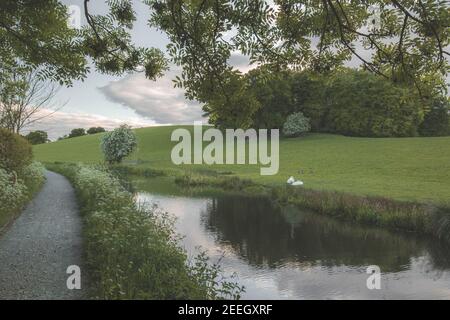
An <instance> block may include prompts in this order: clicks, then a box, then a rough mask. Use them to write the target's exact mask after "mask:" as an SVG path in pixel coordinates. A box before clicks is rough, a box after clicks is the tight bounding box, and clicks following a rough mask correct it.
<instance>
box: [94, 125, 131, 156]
mask: <svg viewBox="0 0 450 320" xmlns="http://www.w3.org/2000/svg"><path fill="white" fill-rule="evenodd" d="M136 146H137V139H136V135H135V134H134V132H133V131H132V130H131V128H130V127H129V126H127V125H123V126H120V128H117V129H114V131H111V132H108V133H106V134H105V135H104V136H103V137H102V141H101V148H102V151H103V154H104V156H105V160H106V161H107V162H109V163H110V164H113V163H120V162H121V161H122V160H123V158H125V157H127V156H128V155H130V154H131V153H132V152H133V150H134V149H135V148H136Z"/></svg>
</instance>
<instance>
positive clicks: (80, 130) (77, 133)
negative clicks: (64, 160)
mask: <svg viewBox="0 0 450 320" xmlns="http://www.w3.org/2000/svg"><path fill="white" fill-rule="evenodd" d="M85 135H86V130H84V129H83V128H77V129H72V131H70V133H69V135H68V138H75V137H81V136H85Z"/></svg>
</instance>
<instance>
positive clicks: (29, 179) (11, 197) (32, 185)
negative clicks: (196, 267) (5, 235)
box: [0, 162, 45, 233]
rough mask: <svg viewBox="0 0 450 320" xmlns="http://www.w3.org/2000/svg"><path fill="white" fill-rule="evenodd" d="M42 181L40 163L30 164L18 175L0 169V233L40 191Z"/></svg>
mask: <svg viewBox="0 0 450 320" xmlns="http://www.w3.org/2000/svg"><path fill="white" fill-rule="evenodd" d="M44 180H45V178H44V167H43V166H42V165H41V164H40V163H36V162H34V163H32V164H31V165H29V166H27V167H25V168H24V169H23V170H22V172H20V173H19V174H16V173H12V172H7V171H6V170H3V169H1V168H0V233H1V232H2V231H3V230H4V229H6V227H7V226H8V225H9V224H10V223H11V222H12V221H14V219H15V217H17V216H18V215H19V214H20V212H21V211H22V210H23V208H24V207H25V205H26V204H27V203H28V202H29V201H30V200H31V199H32V198H33V197H34V195H35V194H36V193H37V192H38V191H39V190H40V188H41V187H42V185H43V183H44Z"/></svg>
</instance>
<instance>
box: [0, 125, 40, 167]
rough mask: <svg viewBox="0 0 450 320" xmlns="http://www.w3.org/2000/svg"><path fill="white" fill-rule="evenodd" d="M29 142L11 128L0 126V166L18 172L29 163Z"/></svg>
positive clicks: (30, 155)
mask: <svg viewBox="0 0 450 320" xmlns="http://www.w3.org/2000/svg"><path fill="white" fill-rule="evenodd" d="M32 158H33V150H32V148H31V144H30V143H29V142H28V141H27V140H26V139H25V138H23V137H21V136H20V135H18V134H17V133H14V132H12V131H11V130H8V129H4V128H0V168H3V169H5V170H6V171H15V172H18V171H20V170H21V169H23V168H24V167H25V166H27V165H29V164H30V163H31V160H32Z"/></svg>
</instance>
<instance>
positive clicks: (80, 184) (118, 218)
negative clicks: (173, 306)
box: [48, 164, 241, 299]
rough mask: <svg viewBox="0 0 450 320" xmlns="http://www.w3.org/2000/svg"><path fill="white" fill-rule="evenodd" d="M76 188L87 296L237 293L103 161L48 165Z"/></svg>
mask: <svg viewBox="0 0 450 320" xmlns="http://www.w3.org/2000/svg"><path fill="white" fill-rule="evenodd" d="M48 168H49V169H50V170H52V171H56V172H59V173H61V174H64V175H65V176H67V177H68V178H69V179H70V180H71V182H72V184H73V186H74V187H75V189H76V192H77V195H78V199H79V201H80V204H81V209H82V214H83V218H84V221H85V227H84V238H85V251H86V257H87V265H88V268H89V269H90V272H89V273H90V274H91V281H92V283H91V284H90V287H91V288H92V297H94V298H99V299H219V298H238V297H239V294H240V292H241V291H240V288H239V287H238V286H237V285H235V284H234V283H233V282H229V281H226V280H224V281H220V282H219V283H218V282H217V278H218V276H219V275H220V273H221V271H220V268H219V266H217V265H211V264H209V263H208V260H207V258H206V255H205V254H202V253H200V254H199V255H198V256H196V257H193V258H188V257H187V256H186V253H185V252H184V251H183V249H182V248H181V247H180V244H179V240H180V238H179V236H178V235H177V234H175V233H174V231H173V220H172V219H171V218H170V216H169V215H167V214H166V213H164V212H161V211H159V210H158V209H157V208H156V207H148V206H142V205H139V204H136V202H135V200H134V198H133V195H132V194H131V193H130V192H128V191H127V190H126V188H125V187H124V185H123V184H122V183H121V181H120V180H119V179H118V178H116V176H114V175H113V174H111V172H110V171H108V170H106V169H105V168H103V167H92V166H85V165H61V164H60V165H58V164H53V165H48Z"/></svg>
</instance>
